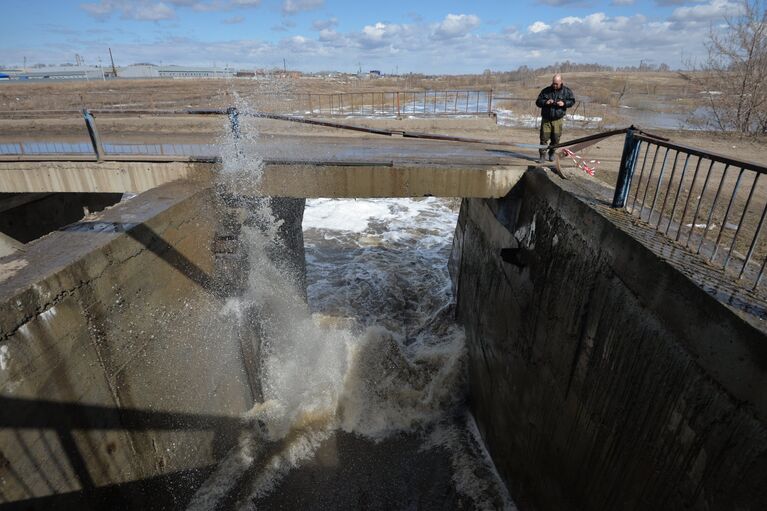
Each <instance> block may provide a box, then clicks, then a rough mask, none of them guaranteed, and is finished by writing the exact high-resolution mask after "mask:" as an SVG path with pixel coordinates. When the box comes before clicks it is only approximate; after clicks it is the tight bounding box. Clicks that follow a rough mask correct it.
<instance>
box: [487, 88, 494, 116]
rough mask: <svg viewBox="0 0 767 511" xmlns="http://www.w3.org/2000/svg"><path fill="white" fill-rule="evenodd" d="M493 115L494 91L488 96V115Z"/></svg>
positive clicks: (491, 90)
mask: <svg viewBox="0 0 767 511" xmlns="http://www.w3.org/2000/svg"><path fill="white" fill-rule="evenodd" d="M492 114H493V89H490V92H489V93H488V94H487V115H492Z"/></svg>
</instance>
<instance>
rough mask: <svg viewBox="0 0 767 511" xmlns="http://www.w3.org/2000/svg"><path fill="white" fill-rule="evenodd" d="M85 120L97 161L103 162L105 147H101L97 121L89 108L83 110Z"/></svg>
mask: <svg viewBox="0 0 767 511" xmlns="http://www.w3.org/2000/svg"><path fill="white" fill-rule="evenodd" d="M83 119H85V127H86V128H87V129H88V136H89V137H90V139H91V146H92V147H93V152H94V154H95V155H96V161H102V160H103V159H104V146H102V145H101V137H99V132H98V130H97V129H96V119H95V118H94V117H93V114H92V113H90V111H89V110H88V109H87V108H83Z"/></svg>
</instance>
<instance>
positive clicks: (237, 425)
mask: <svg viewBox="0 0 767 511" xmlns="http://www.w3.org/2000/svg"><path fill="white" fill-rule="evenodd" d="M0 411H1V413H0V429H3V430H6V431H7V430H9V429H12V430H14V434H13V435H14V437H15V440H16V442H17V443H18V446H19V447H20V451H21V452H23V455H22V456H19V458H22V459H8V458H7V457H6V455H5V454H4V453H3V450H5V449H1V448H0V476H3V479H7V480H8V481H9V482H14V483H15V486H16V487H18V488H21V489H23V491H24V492H25V493H27V495H29V496H31V495H34V494H35V493H38V494H39V493H42V492H44V490H43V491H41V488H43V487H45V486H47V488H48V491H49V492H51V493H54V494H52V495H47V496H43V497H31V498H27V499H24V500H15V501H12V502H2V503H0V510H2V511H6V510H14V511H15V510H37V509H46V510H47V509H57V510H59V509H63V510H70V509H72V510H75V509H77V510H85V509H142V510H143V509H147V510H155V509H157V510H160V509H164V510H165V509H179V508H184V507H185V506H186V504H187V503H188V501H189V499H190V498H191V497H192V495H193V493H194V490H195V489H196V488H197V487H199V485H200V484H201V483H202V481H203V480H204V479H205V478H206V477H208V475H209V474H210V473H211V472H212V471H213V469H214V468H215V466H214V465H208V466H203V467H198V468H193V469H188V470H184V471H177V472H171V473H168V474H163V475H159V476H154V477H149V478H145V479H140V480H136V481H128V482H124V483H119V484H112V485H105V486H96V485H95V484H94V481H93V478H92V477H91V473H90V472H89V470H88V463H87V462H86V456H89V454H88V453H85V454H84V453H83V446H84V445H85V444H86V442H84V441H83V437H82V436H79V438H80V442H78V441H77V439H76V438H75V435H74V434H75V433H80V432H87V431H94V430H96V431H110V430H112V431H113V430H120V431H213V432H214V455H215V456H216V457H220V456H222V455H223V454H224V453H225V452H227V451H228V449H229V448H231V446H232V445H233V443H234V442H235V441H236V438H237V433H238V432H239V431H243V430H246V429H250V428H251V426H250V424H249V423H248V422H247V421H243V420H241V419H240V418H238V417H229V416H215V415H205V414H190V413H174V412H153V411H147V410H131V409H123V408H115V407H107V406H98V405H83V404H77V403H60V402H54V401H45V400H33V399H20V398H10V397H0ZM21 431H24V432H25V433H28V432H30V431H31V432H35V431H39V432H40V433H41V436H40V437H38V439H41V440H40V443H42V444H43V449H44V450H45V451H46V456H45V463H46V467H42V466H40V463H38V462H37V461H36V458H38V459H39V458H40V456H39V455H38V456H35V455H34V454H33V453H32V449H33V446H32V445H29V442H28V441H27V440H25V438H24V436H22V435H21V434H19V432H21ZM46 431H48V432H50V431H52V432H53V433H54V434H55V436H56V438H58V440H59V443H60V447H61V449H60V451H58V452H63V453H64V458H65V459H60V458H61V456H60V455H59V454H56V453H55V452H54V449H53V448H52V447H51V446H50V445H49V438H50V437H45V436H42V433H43V432H46ZM0 447H2V446H0ZM90 447H92V446H90ZM99 447H103V448H104V449H105V451H106V452H110V450H109V446H106V445H105V446H99ZM91 450H92V449H91ZM38 451H39V446H38ZM90 456H92V454H90ZM30 463H31V464H32V468H33V473H32V475H31V476H29V475H27V476H26V477H25V475H24V474H21V473H19V471H18V470H17V468H18V466H17V465H22V464H23V465H26V467H27V470H26V472H27V474H29V473H30V471H29V465H30ZM66 464H68V468H70V469H71V473H73V474H74V478H75V479H76V480H75V481H72V482H74V483H76V484H74V485H73V484H71V482H70V484H69V486H72V487H79V488H80V489H79V490H77V491H70V492H65V493H55V488H54V486H53V484H52V483H51V481H52V480H55V479H59V480H61V479H62V477H63V478H64V479H67V477H66V476H63V475H62V474H65V473H66V472H67V471H66V469H67V466H65V465H66ZM97 465H99V461H98V460H95V459H93V458H91V463H90V466H91V467H94V466H97ZM96 468H98V467H96ZM46 471H47V472H49V473H48V474H46ZM25 479H27V480H26V481H25ZM30 479H34V480H35V481H36V483H34V482H31V481H30ZM40 481H43V482H44V484H41V483H40ZM32 486H34V489H33V488H32ZM0 489H2V487H0ZM0 499H2V500H5V501H7V500H8V497H7V496H6V495H4V494H3V493H2V492H0Z"/></svg>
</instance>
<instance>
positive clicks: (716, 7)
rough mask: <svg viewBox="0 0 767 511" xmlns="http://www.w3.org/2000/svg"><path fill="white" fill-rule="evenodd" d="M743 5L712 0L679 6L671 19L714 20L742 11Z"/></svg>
mask: <svg viewBox="0 0 767 511" xmlns="http://www.w3.org/2000/svg"><path fill="white" fill-rule="evenodd" d="M742 8H743V7H742V5H741V4H740V3H737V2H731V1H729V0H710V1H709V2H707V3H704V4H700V5H692V6H689V7H677V8H676V9H674V12H673V14H672V15H671V19H672V20H674V21H682V22H684V21H713V20H720V19H722V18H724V17H725V16H732V15H735V14H738V13H740V12H741V11H742Z"/></svg>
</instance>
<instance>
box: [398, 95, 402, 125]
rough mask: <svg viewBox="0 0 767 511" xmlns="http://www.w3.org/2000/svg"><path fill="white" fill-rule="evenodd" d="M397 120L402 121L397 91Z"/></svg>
mask: <svg viewBox="0 0 767 511" xmlns="http://www.w3.org/2000/svg"><path fill="white" fill-rule="evenodd" d="M397 119H402V114H401V113H400V110H399V91H397Z"/></svg>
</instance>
